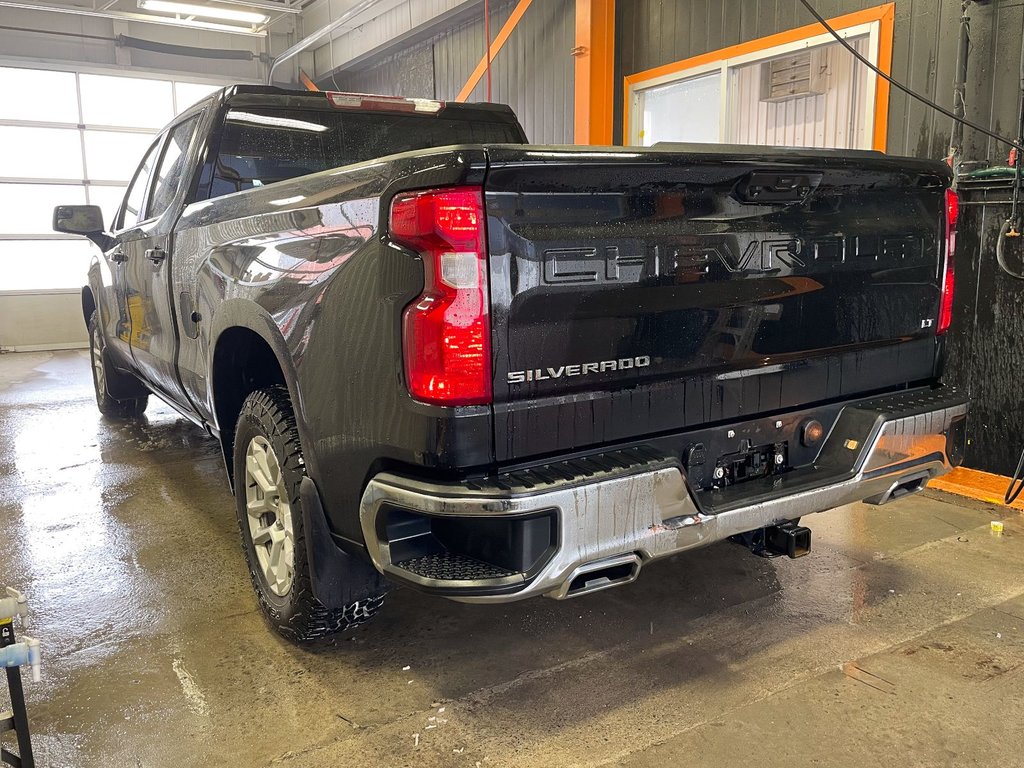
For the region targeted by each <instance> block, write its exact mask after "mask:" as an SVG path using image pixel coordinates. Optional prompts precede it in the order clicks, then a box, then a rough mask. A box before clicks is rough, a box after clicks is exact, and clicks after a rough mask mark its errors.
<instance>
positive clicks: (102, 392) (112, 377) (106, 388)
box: [89, 310, 149, 419]
mask: <svg viewBox="0 0 1024 768" xmlns="http://www.w3.org/2000/svg"><path fill="white" fill-rule="evenodd" d="M104 348H105V342H104V341H103V333H102V332H101V331H100V315H99V311H98V310H93V313H92V316H91V317H90V318H89V359H90V362H91V363H92V386H93V389H94V390H95V393H96V407H97V408H99V409H100V413H102V414H103V415H104V416H109V417H111V418H114V419H137V418H139V417H140V416H141V415H142V414H143V412H144V411H145V410H146V405H148V403H149V395H143V396H142V397H130V398H126V399H121V400H118V399H116V398H114V397H111V395H110V383H111V382H112V381H116V379H117V378H118V377H125V376H127V374H123V373H119V372H117V371H115V370H113V369H111V367H110V365H109V364H108V363H107V358H106V355H104V354H103V351H104ZM133 383H134V382H133Z"/></svg>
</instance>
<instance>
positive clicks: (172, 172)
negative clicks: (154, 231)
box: [146, 115, 199, 219]
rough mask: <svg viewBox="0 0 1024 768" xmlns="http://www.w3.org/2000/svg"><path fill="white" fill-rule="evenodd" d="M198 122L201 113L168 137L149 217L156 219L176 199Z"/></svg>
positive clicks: (151, 198) (175, 129)
mask: <svg viewBox="0 0 1024 768" xmlns="http://www.w3.org/2000/svg"><path fill="white" fill-rule="evenodd" d="M198 124H199V115H195V116H194V117H190V118H189V119H188V120H186V121H184V122H183V123H179V124H178V125H177V126H175V127H174V128H173V129H172V130H171V133H170V135H169V136H168V137H167V143H166V144H164V150H163V157H161V158H160V166H159V167H158V169H157V172H156V181H155V183H154V186H153V193H152V194H151V195H150V197H149V202H148V203H147V204H146V218H147V219H154V218H156V217H157V216H160V215H161V214H163V212H164V211H166V210H167V208H168V206H170V204H171V201H172V200H174V195H175V193H176V192H177V191H178V187H179V186H181V182H182V177H183V176H184V175H185V171H186V168H185V166H186V162H185V161H186V160H187V154H188V147H189V144H190V143H191V142H192V136H193V135H194V134H195V132H196V126H197V125H198Z"/></svg>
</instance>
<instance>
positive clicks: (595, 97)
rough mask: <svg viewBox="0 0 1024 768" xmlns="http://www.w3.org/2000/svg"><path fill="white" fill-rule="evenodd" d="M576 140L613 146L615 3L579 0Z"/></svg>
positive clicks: (577, 5)
mask: <svg viewBox="0 0 1024 768" xmlns="http://www.w3.org/2000/svg"><path fill="white" fill-rule="evenodd" d="M573 55H574V56H575V57H576V94H575V123H574V141H575V142H576V143H577V144H611V143H612V121H613V117H612V105H613V100H614V89H615V81H614V72H615V63H614V60H615V0H576V48H575V49H574V50H573Z"/></svg>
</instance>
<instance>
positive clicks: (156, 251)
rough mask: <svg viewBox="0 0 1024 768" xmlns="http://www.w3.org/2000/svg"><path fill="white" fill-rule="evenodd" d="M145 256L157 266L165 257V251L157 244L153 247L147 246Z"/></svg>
mask: <svg viewBox="0 0 1024 768" xmlns="http://www.w3.org/2000/svg"><path fill="white" fill-rule="evenodd" d="M146 258H147V259H149V260H150V261H152V262H153V263H154V264H156V265H157V266H159V265H160V263H161V262H162V261H163V260H164V259H166V258H167V252H166V251H165V250H164V249H163V248H161V247H160V246H159V245H158V246H156V247H155V248H147V249H146Z"/></svg>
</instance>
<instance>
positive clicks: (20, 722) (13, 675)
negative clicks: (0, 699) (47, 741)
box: [0, 667, 36, 768]
mask: <svg viewBox="0 0 1024 768" xmlns="http://www.w3.org/2000/svg"><path fill="white" fill-rule="evenodd" d="M5 671H6V672H7V687H8V689H9V690H10V692H11V710H12V712H13V715H14V733H15V735H16V736H17V737H18V756H17V757H15V756H14V755H12V754H11V753H10V752H8V751H7V750H6V749H4V750H3V754H2V756H0V759H2V760H3V762H5V763H8V764H9V765H13V766H16V767H20V768H35V765H36V761H35V758H34V757H33V756H32V739H31V737H30V736H29V732H28V711H27V710H26V709H25V689H24V688H22V685H21V669H20V668H19V667H7V669H6V670H5Z"/></svg>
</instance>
